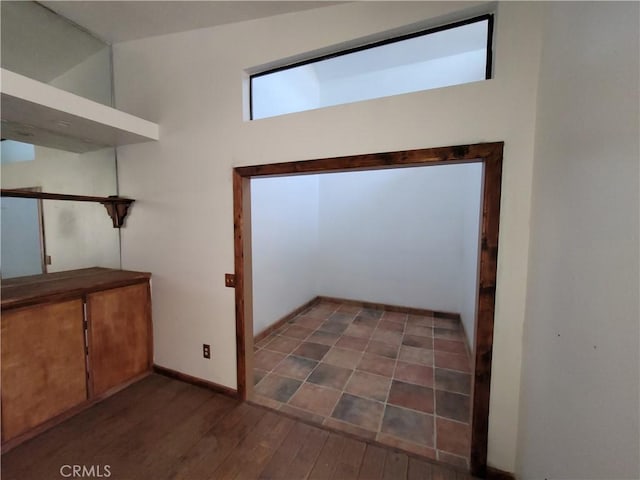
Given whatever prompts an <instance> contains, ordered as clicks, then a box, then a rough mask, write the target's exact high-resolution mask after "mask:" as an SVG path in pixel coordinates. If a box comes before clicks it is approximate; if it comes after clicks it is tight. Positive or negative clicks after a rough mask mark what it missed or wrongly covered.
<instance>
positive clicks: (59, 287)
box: [1, 268, 153, 452]
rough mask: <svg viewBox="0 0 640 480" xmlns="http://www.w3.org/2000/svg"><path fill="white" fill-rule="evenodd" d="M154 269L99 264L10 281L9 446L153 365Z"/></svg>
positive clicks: (5, 403) (6, 347) (5, 343)
mask: <svg viewBox="0 0 640 480" xmlns="http://www.w3.org/2000/svg"><path fill="white" fill-rule="evenodd" d="M149 277H150V275H149V274H147V273H141V272H126V271H122V270H111V269H102V268H92V269H83V270H75V271H72V272H60V273H56V274H45V275H35V276H32V277H23V278H18V279H10V280H6V281H4V282H3V285H2V300H1V301H2V319H1V326H2V340H1V342H2V345H1V346H2V366H1V373H2V390H1V399H2V450H3V452H4V451H6V450H8V449H10V448H13V447H14V446H15V445H17V444H19V443H21V442H22V441H24V440H27V439H28V438H31V437H32V436H33V435H35V434H37V433H39V432H41V431H43V430H45V429H46V428H49V427H51V426H53V425H54V424H56V423H58V422H59V421H62V420H64V419H65V418H67V417H68V416H70V415H72V414H74V413H77V412H78V411H80V410H82V409H83V408H86V407H87V406H89V405H91V404H93V403H95V402H96V401H98V400H100V399H102V398H105V397H106V396H108V395H110V394H112V393H115V392H116V391H118V390H119V389H121V388H124V387H125V386H126V385H128V384H129V383H131V382H132V381H135V380H137V379H139V378H142V377H143V376H145V375H146V374H147V373H148V372H150V371H151V368H152V350H153V349H152V329H151V295H150V284H149Z"/></svg>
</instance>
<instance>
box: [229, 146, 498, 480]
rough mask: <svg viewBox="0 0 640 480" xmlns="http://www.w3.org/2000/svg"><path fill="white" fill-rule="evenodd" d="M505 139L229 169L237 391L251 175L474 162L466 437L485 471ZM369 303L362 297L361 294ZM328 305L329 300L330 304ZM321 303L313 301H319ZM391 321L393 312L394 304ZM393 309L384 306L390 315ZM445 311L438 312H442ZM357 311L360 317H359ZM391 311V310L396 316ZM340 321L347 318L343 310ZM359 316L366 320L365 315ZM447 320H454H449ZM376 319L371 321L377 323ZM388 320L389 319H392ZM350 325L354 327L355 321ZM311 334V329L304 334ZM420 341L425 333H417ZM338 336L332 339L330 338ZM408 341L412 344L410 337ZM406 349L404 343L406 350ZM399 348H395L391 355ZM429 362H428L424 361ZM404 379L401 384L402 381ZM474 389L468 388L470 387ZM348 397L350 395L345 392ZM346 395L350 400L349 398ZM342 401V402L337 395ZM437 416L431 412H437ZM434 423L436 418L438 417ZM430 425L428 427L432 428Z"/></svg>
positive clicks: (248, 309)
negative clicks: (475, 255)
mask: <svg viewBox="0 0 640 480" xmlns="http://www.w3.org/2000/svg"><path fill="white" fill-rule="evenodd" d="M502 147H503V144H502V143H491V144H478V145H467V146H457V147H445V148H436V149H423V150H412V151H404V152H392V153H384V154H373V155H361V156H355V157H342V158H333V159H323V160H313V161H304V162H292V163H287V164H271V165H260V166H254V167H239V168H236V169H235V170H234V215H235V217H234V221H235V250H236V251H235V254H236V264H235V270H236V272H235V273H236V320H237V335H238V337H237V347H238V393H239V395H240V396H241V397H242V398H244V399H246V398H247V397H248V396H249V395H250V393H251V391H252V386H253V385H252V384H253V382H252V377H253V375H252V372H253V360H254V359H253V334H254V325H253V322H254V314H253V308H254V297H253V295H254V292H253V291H252V284H253V281H252V278H253V272H252V266H253V265H252V245H251V188H250V183H251V182H250V180H251V179H252V178H256V177H261V176H274V175H275V176H287V175H295V174H301V173H327V172H349V171H357V170H379V169H390V168H391V169H395V168H401V167H418V166H434V165H446V164H466V163H479V164H481V165H482V167H483V169H484V176H483V180H482V198H481V205H482V208H481V211H482V217H481V219H480V225H481V242H480V262H479V266H478V272H479V275H478V277H479V281H478V288H477V299H478V302H477V304H476V305H477V322H476V325H475V334H474V335H473V339H470V340H471V346H472V349H471V350H472V351H473V352H474V355H473V356H474V358H473V367H472V368H471V369H470V370H471V378H472V384H473V386H472V397H471V402H470V403H471V435H470V436H471V442H470V467H471V468H470V469H471V471H472V473H474V474H475V475H483V474H484V472H485V470H486V440H487V438H486V437H487V425H488V422H487V420H488V399H489V382H490V367H491V363H490V362H491V346H492V336H493V335H492V334H493V311H494V302H495V275H496V271H495V269H496V258H497V240H498V217H499V203H500V179H501V163H502ZM365 300H366V299H365ZM319 302H320V303H321V304H322V305H315V306H314V307H313V308H315V309H316V310H318V307H320V308H319V309H320V310H322V309H323V308H324V309H325V310H327V309H331V308H334V309H335V311H334V312H329V313H330V314H333V315H336V314H339V313H340V309H342V311H343V313H344V312H345V311H348V310H351V311H352V313H354V312H355V310H358V309H360V310H359V311H361V312H364V311H365V310H367V311H368V313H371V310H372V309H371V305H359V306H358V305H356V304H354V303H353V302H352V303H351V304H350V305H342V306H341V305H340V304H339V303H336V302H335V300H327V299H324V300H319ZM332 302H333V303H332ZM316 303H318V300H316ZM388 306H389V305H386V306H385V305H378V307H382V308H379V310H380V311H381V312H383V313H380V314H378V315H380V316H382V315H383V314H386V313H385V310H389V309H388V308H386V307H388ZM395 310H396V312H395V315H396V318H398V317H397V315H398V314H400V315H402V314H403V313H402V312H398V311H397V309H395ZM392 311H393V310H389V312H392ZM424 313H425V312H418V311H417V310H416V311H414V312H413V314H411V313H410V312H409V311H406V312H405V313H404V315H405V317H404V318H405V320H404V322H405V323H404V324H405V325H407V323H406V319H408V318H410V317H409V315H414V320H416V321H417V322H418V323H420V322H422V325H418V324H416V325H415V328H421V327H424V326H425V325H424V322H425V321H426V320H427V318H426V317H427V316H426V315H424ZM431 313H435V314H437V316H436V317H435V319H436V320H437V319H438V318H439V319H440V320H438V321H439V322H441V323H440V325H441V327H437V326H435V323H434V315H431V317H429V322H430V325H429V326H430V328H432V330H431V331H432V332H433V331H435V330H433V329H435V328H440V329H441V328H442V326H444V323H442V322H444V321H445V320H446V318H445V317H446V316H444V314H445V313H446V312H431ZM441 314H442V315H441ZM356 316H358V315H357V314H356ZM393 316H394V315H391V317H393ZM342 318H343V320H344V318H345V315H342ZM361 321H365V320H362V319H361ZM449 321H451V319H449ZM380 322H381V318H377V319H376V320H375V321H374V323H376V324H380V325H381V323H380ZM389 325H391V324H389ZM348 328H355V327H354V326H353V325H351V326H349V327H348ZM307 333H308V332H307ZM422 338H423V339H424V337H422ZM334 340H335V339H334ZM414 340H415V338H414V339H411V341H414ZM410 348H411V347H407V349H410ZM397 354H398V350H396V355H397ZM427 363H428V362H427ZM400 383H402V382H400ZM470 393H471V392H470ZM347 396H348V395H347ZM347 400H349V399H347ZM341 401H342V399H341ZM434 417H435V415H434ZM436 420H437V418H436ZM432 428H433V427H432Z"/></svg>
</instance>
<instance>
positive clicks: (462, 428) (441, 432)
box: [436, 418, 471, 457]
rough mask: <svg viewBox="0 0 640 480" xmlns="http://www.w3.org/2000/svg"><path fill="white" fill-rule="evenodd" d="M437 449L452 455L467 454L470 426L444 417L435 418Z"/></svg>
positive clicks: (469, 441)
mask: <svg viewBox="0 0 640 480" xmlns="http://www.w3.org/2000/svg"><path fill="white" fill-rule="evenodd" d="M436 430H437V435H438V450H444V451H446V452H450V453H453V454H454V455H461V456H464V457H468V456H469V451H470V445H471V427H470V426H469V425H467V424H464V423H460V422H454V421H453V420H447V419H445V418H437V419H436Z"/></svg>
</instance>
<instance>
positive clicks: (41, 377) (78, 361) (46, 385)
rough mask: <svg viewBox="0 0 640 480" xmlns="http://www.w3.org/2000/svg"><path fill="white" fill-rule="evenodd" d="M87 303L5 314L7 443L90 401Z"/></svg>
mask: <svg viewBox="0 0 640 480" xmlns="http://www.w3.org/2000/svg"><path fill="white" fill-rule="evenodd" d="M83 320H84V313H83V308H82V300H81V299H77V300H71V301H65V302H60V303H53V304H45V305H36V306H33V307H27V308H21V309H16V310H8V311H4V312H2V437H3V438H2V439H3V441H7V440H10V439H12V438H14V437H16V436H17V435H20V434H21V433H24V432H26V431H27V430H29V429H31V428H33V427H35V426H37V425H39V424H41V423H43V422H45V421H46V420H48V419H50V418H52V417H55V416H56V415H58V414H61V413H63V412H65V411H66V410H68V409H70V408H71V407H74V406H76V405H78V404H80V403H82V402H84V401H85V400H86V399H87V376H86V357H85V345H84V340H85V339H84V326H83Z"/></svg>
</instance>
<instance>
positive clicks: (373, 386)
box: [344, 371, 391, 402]
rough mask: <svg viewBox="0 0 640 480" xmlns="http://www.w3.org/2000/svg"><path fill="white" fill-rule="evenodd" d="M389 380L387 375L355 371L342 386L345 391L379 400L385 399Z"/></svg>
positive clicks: (389, 384) (389, 383)
mask: <svg viewBox="0 0 640 480" xmlns="http://www.w3.org/2000/svg"><path fill="white" fill-rule="evenodd" d="M390 386H391V380H390V379H389V378H388V377H382V376H380V375H373V374H371V373H366V372H361V371H356V372H354V374H353V375H352V376H351V379H350V380H349V383H347V386H346V387H345V388H344V390H345V392H349V393H352V394H354V395H358V396H360V397H366V398H372V399H374V400H378V401H380V402H385V401H386V400H387V394H388V393H389V387H390Z"/></svg>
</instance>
